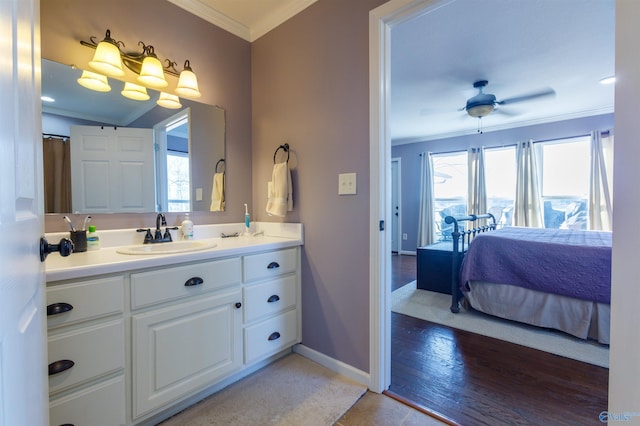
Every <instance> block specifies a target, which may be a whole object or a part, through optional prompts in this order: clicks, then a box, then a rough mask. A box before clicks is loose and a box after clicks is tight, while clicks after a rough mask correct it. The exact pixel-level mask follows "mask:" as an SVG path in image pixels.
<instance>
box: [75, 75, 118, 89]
mask: <svg viewBox="0 0 640 426" xmlns="http://www.w3.org/2000/svg"><path fill="white" fill-rule="evenodd" d="M78 84H79V85H80V86H83V87H86V88H87V89H91V90H95V91H96V92H110V91H111V86H109V82H108V81H107V77H106V76H104V75H102V74H96V73H95V72H91V71H82V75H81V76H80V78H79V79H78Z"/></svg>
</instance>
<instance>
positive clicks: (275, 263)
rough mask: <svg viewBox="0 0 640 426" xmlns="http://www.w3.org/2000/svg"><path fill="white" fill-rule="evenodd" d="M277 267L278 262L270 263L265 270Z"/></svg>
mask: <svg viewBox="0 0 640 426" xmlns="http://www.w3.org/2000/svg"><path fill="white" fill-rule="evenodd" d="M279 267H280V264H279V263H278V262H271V263H270V264H269V265H267V269H276V268H279Z"/></svg>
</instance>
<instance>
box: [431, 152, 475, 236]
mask: <svg viewBox="0 0 640 426" xmlns="http://www.w3.org/2000/svg"><path fill="white" fill-rule="evenodd" d="M432 158H433V197H434V199H435V216H434V217H435V222H436V223H435V225H436V226H435V229H436V240H446V239H450V238H451V231H452V230H453V226H452V225H449V224H446V223H445V222H444V218H445V217H447V216H462V215H465V214H467V175H468V166H467V152H466V151H462V152H455V153H449V154H434V155H433V157H432Z"/></svg>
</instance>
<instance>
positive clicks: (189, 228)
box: [181, 213, 193, 240]
mask: <svg viewBox="0 0 640 426" xmlns="http://www.w3.org/2000/svg"><path fill="white" fill-rule="evenodd" d="M181 232H182V239H184V240H193V222H192V221H191V219H190V218H189V213H185V214H184V220H183V221H182V227H181Z"/></svg>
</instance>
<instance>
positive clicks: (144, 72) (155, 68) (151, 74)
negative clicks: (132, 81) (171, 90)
mask: <svg viewBox="0 0 640 426" xmlns="http://www.w3.org/2000/svg"><path fill="white" fill-rule="evenodd" d="M138 81H139V82H140V83H142V84H144V85H145V86H148V87H152V88H154V89H162V88H164V87H167V85H168V84H169V83H167V80H165V79H164V71H163V70H162V63H161V62H160V60H159V59H158V58H157V57H156V56H155V55H153V56H151V55H150V56H147V57H145V58H144V61H142V68H141V69H140V75H139V76H138Z"/></svg>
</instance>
